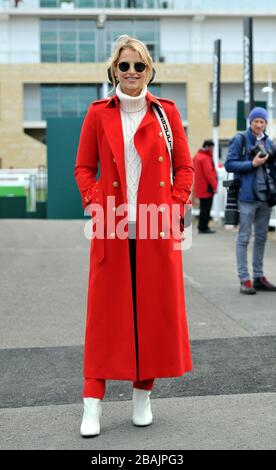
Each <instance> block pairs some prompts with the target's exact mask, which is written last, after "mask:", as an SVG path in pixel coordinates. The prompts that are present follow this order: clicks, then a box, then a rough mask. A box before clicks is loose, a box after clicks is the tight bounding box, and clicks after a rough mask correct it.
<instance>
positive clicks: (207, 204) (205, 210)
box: [198, 196, 213, 230]
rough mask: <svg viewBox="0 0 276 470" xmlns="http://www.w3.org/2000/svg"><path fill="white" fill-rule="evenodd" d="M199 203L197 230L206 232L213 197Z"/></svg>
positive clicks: (203, 199)
mask: <svg viewBox="0 0 276 470" xmlns="http://www.w3.org/2000/svg"><path fill="white" fill-rule="evenodd" d="M199 201H200V212H199V221H198V230H206V229H207V228H208V224H209V220H210V211H211V207H212V203H213V196H211V197H208V198H202V199H200V200H199Z"/></svg>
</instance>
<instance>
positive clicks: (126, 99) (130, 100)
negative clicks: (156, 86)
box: [116, 83, 148, 113]
mask: <svg viewBox="0 0 276 470" xmlns="http://www.w3.org/2000/svg"><path fill="white" fill-rule="evenodd" d="M147 91H148V89H147V86H145V87H144V88H143V90H142V91H141V93H140V95H139V96H129V95H126V94H125V93H123V92H122V89H121V85H120V83H118V85H117V87H116V95H117V96H118V98H119V100H120V107H121V109H122V110H123V111H126V112H127V113H136V112H138V111H142V109H143V108H144V107H145V106H146V105H147V100H146V94H147Z"/></svg>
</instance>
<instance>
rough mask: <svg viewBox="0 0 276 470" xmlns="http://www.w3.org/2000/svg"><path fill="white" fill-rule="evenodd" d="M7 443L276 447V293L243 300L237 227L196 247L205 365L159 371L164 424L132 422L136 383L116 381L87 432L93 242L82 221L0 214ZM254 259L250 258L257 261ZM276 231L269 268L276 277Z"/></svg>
mask: <svg viewBox="0 0 276 470" xmlns="http://www.w3.org/2000/svg"><path fill="white" fill-rule="evenodd" d="M0 225H1V227H0V234H1V235H0V237H1V248H0V260H1V267H2V269H1V283H0V298H1V304H0V314H1V316H0V321H1V328H0V344H1V346H0V347H1V349H0V375H1V383H0V408H1V409H0V448H1V449H90V450H91V449H97V450H100V449H273V448H275V442H276V416H275V409H276V379H275V376H276V347H275V346H276V340H275V337H276V321H275V316H276V309H275V304H276V293H275V294H274V293H271V294H267V293H258V294H257V295H256V296H242V295H240V294H239V286H238V282H237V278H236V272H235V259H234V244H235V233H234V232H233V231H227V230H225V229H223V228H219V229H218V232H217V234H215V235H198V234H197V233H196V230H194V233H193V244H192V248H191V249H190V250H189V251H187V252H185V253H184V272H185V287H186V300H187V311H188V321H189V329H190V336H191V340H192V352H193V362H194V370H193V373H190V374H187V375H186V376H185V377H183V378H172V379H159V380H157V382H156V386H155V388H154V391H153V393H152V408H153V413H154V423H153V425H152V426H150V427H148V428H143V429H140V428H136V427H134V426H132V424H131V401H130V398H131V384H130V382H124V381H109V382H108V383H107V393H106V397H105V400H104V403H103V410H104V415H103V420H102V432H101V435H100V436H99V437H97V438H94V439H82V438H81V437H80V436H79V425H80V421H81V416H82V400H81V389H82V376H81V374H82V351H83V346H82V345H83V335H84V326H85V308H86V292H87V277H88V252H89V242H88V241H87V240H86V239H85V238H84V236H83V222H82V221H75V220H74V221H54V220H50V221H46V220H1V221H0ZM249 259H250V257H249ZM275 259H276V239H275V235H274V234H272V235H271V234H270V240H269V242H268V244H267V250H266V258H265V267H266V275H267V277H269V278H271V280H274V281H275V282H276V267H275Z"/></svg>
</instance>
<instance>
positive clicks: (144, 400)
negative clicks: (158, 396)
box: [132, 388, 152, 426]
mask: <svg viewBox="0 0 276 470" xmlns="http://www.w3.org/2000/svg"><path fill="white" fill-rule="evenodd" d="M150 394H151V391H150V390H141V389H139V388H133V396H132V405H133V418H132V422H133V424H135V425H136V426H148V425H149V424H151V423H152V412H151V406H150Z"/></svg>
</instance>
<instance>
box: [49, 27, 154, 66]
mask: <svg viewBox="0 0 276 470" xmlns="http://www.w3.org/2000/svg"><path fill="white" fill-rule="evenodd" d="M122 34H129V35H130V36H134V37H136V38H138V39H140V40H141V41H143V42H144V43H145V44H146V45H147V47H148V49H149V51H150V54H151V55H152V57H153V60H154V61H156V62H158V61H159V56H160V53H159V50H160V26H159V21H158V20H114V21H113V20H111V21H107V22H106V25H105V28H104V29H97V27H96V21H95V20H75V19H74V20H65V19H54V20H50V19H47V20H41V28H40V42H41V62H105V61H106V60H107V59H108V57H109V56H110V55H111V53H112V49H113V44H114V41H116V39H117V38H118V37H119V36H120V35H122Z"/></svg>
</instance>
